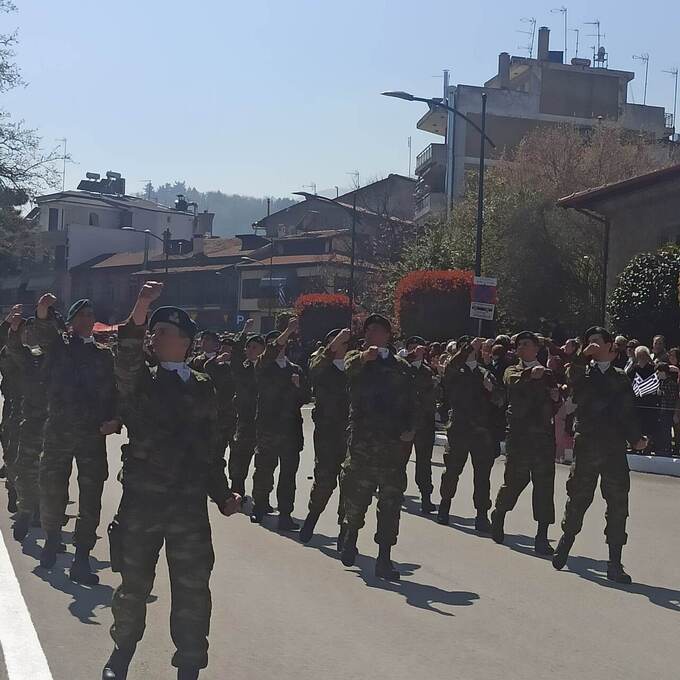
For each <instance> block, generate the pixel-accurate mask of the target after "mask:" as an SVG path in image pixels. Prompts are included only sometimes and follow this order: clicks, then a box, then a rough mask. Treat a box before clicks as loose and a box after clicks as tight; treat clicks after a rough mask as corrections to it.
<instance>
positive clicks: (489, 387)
mask: <svg viewBox="0 0 680 680" xmlns="http://www.w3.org/2000/svg"><path fill="white" fill-rule="evenodd" d="M482 385H484V389H485V390H486V391H487V392H493V380H491V378H489V376H488V375H486V376H484V381H483V382H482Z"/></svg>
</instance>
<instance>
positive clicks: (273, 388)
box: [0, 282, 645, 680]
mask: <svg viewBox="0 0 680 680" xmlns="http://www.w3.org/2000/svg"><path fill="white" fill-rule="evenodd" d="M161 291H162V284H160V283H156V282H147V283H146V284H145V285H144V286H143V288H142V290H141V291H140V294H139V297H138V300H137V303H136V304H135V307H134V309H133V310H132V312H131V315H130V317H129V319H128V321H127V322H126V323H125V324H123V325H122V326H121V327H120V329H119V338H118V345H117V348H116V352H115V360H114V359H113V357H112V355H111V353H110V352H109V351H108V350H107V349H105V348H103V347H100V346H99V345H97V343H94V342H93V341H92V339H91V335H92V325H93V323H94V313H93V310H92V305H91V304H90V303H89V302H88V301H86V300H81V301H79V302H77V303H76V304H74V305H73V306H72V307H71V309H70V310H69V313H68V316H67V319H66V321H67V324H68V332H67V333H63V328H61V325H60V319H59V316H58V315H57V314H56V312H55V311H54V306H55V303H56V299H55V298H54V296H52V295H51V294H46V295H44V296H43V297H42V298H41V299H40V301H39V303H38V306H37V310H36V315H35V317H34V318H31V319H28V320H25V319H23V315H22V310H21V309H20V308H15V309H14V310H13V311H12V314H10V317H9V318H8V320H7V322H6V323H5V324H4V326H3V328H4V332H5V333H6V339H5V340H4V341H3V344H4V348H3V350H2V354H0V356H1V357H2V364H0V367H1V368H2V371H3V376H4V380H3V389H4V383H5V381H7V378H8V376H11V375H13V374H11V371H10V372H9V373H8V372H6V370H5V369H6V366H9V365H10V364H9V363H8V364H5V361H8V362H9V360H10V359H11V361H12V362H14V363H13V364H12V365H13V366H16V367H17V371H18V372H17V373H16V374H14V377H15V378H16V380H15V379H12V378H11V379H10V380H9V384H8V387H12V386H14V387H17V388H18V390H19V391H18V392H15V393H13V394H14V398H10V400H9V401H10V404H11V406H10V409H11V410H10V413H9V416H8V419H7V420H6V421H4V422H6V423H11V425H10V427H6V426H3V449H4V451H5V458H6V461H7V463H8V482H10V483H11V482H13V483H14V484H15V486H16V488H17V492H18V511H19V512H18V514H17V515H16V518H15V524H14V530H15V536H16V537H17V538H18V539H19V540H21V539H22V538H23V536H25V533H24V532H26V531H28V528H29V526H30V522H31V521H32V520H33V519H35V517H36V513H37V509H38V507H39V513H40V521H41V523H42V526H43V529H44V531H45V535H46V540H45V544H44V547H43V551H42V554H41V564H42V565H43V566H44V567H47V568H50V567H51V566H53V565H54V561H55V559H56V554H57V552H58V551H59V550H60V549H62V548H63V546H61V531H60V530H61V524H62V522H63V519H64V512H65V508H66V503H67V501H68V479H69V475H70V472H71V465H72V461H73V459H75V460H76V464H77V466H78V484H79V494H80V496H79V514H78V519H77V521H76V531H75V534H74V544H75V546H76V555H75V557H74V560H73V564H72V566H71V571H70V575H71V578H72V579H73V580H74V581H77V582H80V583H85V584H88V585H92V584H95V583H96V582H97V577H96V574H94V573H92V570H91V568H90V564H89V551H90V550H91V549H92V547H93V545H94V541H95V540H96V533H95V532H96V528H97V525H98V523H99V512H100V507H101V493H102V488H103V483H104V480H105V479H106V477H107V463H106V447H105V437H106V436H107V435H108V434H111V433H113V432H117V431H120V428H121V426H122V425H125V427H126V429H127V433H128V439H129V441H128V443H127V444H125V445H124V446H123V465H122V470H121V472H120V474H119V480H120V481H121V483H122V487H123V495H122V499H121V503H120V507H119V510H118V513H117V517H116V520H115V521H114V523H113V524H112V527H111V548H112V566H114V567H115V568H116V570H118V571H120V572H121V585H120V587H119V588H118V589H117V590H116V592H115V594H114V598H113V604H112V610H113V616H114V625H113V626H112V629H111V633H112V637H113V639H114V641H115V648H114V651H113V653H112V655H111V657H110V659H109V660H108V662H107V663H106V665H105V668H104V671H103V676H102V677H103V678H104V679H105V680H112V679H114V678H115V679H120V678H125V677H126V676H127V668H128V665H129V663H130V660H131V659H132V657H133V655H134V652H135V648H136V644H137V643H138V641H139V640H140V639H141V637H142V635H143V632H144V627H145V612H146V602H147V598H148V596H149V594H150V592H151V589H152V586H153V581H154V575H155V566H156V562H157V560H158V555H159V551H160V549H161V547H162V546H163V544H165V549H166V556H167V560H168V564H169V571H170V580H171V587H172V604H171V606H172V610H171V633H172V638H173V641H174V643H175V646H176V648H177V652H176V654H175V656H174V657H173V665H174V666H176V667H177V668H178V678H184V679H186V678H195V677H197V676H198V673H199V670H200V669H201V668H204V667H205V666H206V665H207V649H208V639H207V638H208V629H209V621H210V591H209V587H208V584H209V578H210V573H211V570H212V566H213V561H214V554H213V549H212V543H211V538H210V524H209V521H208V513H207V502H206V501H207V499H208V498H210V499H211V500H212V501H213V502H214V503H215V504H216V505H217V507H218V509H219V510H220V511H221V512H222V513H223V514H224V515H226V516H229V515H231V514H233V513H234V512H236V511H237V510H238V509H239V508H240V506H241V504H242V501H243V499H244V497H245V492H246V480H247V479H248V477H249V470H250V467H251V462H252V459H253V457H254V474H253V489H252V495H253V508H252V512H251V520H252V521H253V522H255V523H260V522H262V520H263V518H264V516H265V515H266V514H268V513H269V512H271V511H272V508H271V506H270V505H269V499H270V494H271V492H272V491H273V487H274V473H275V470H276V468H277V467H278V468H279V472H278V475H279V477H278V486H277V504H278V511H279V518H278V522H279V524H278V526H279V529H280V530H282V531H291V530H297V529H299V527H298V526H297V524H296V523H295V521H294V520H293V518H292V513H293V508H294V500H295V481H296V473H297V469H298V465H299V462H300V452H301V450H302V448H303V428H302V415H301V407H302V405H303V404H305V403H307V402H308V401H309V398H310V383H311V387H312V388H313V392H314V396H315V403H314V410H313V419H314V424H315V429H314V451H315V468H314V483H313V487H312V491H311V494H310V499H309V505H308V514H307V516H306V519H305V522H304V524H303V526H302V528H301V530H300V538H301V540H302V541H303V542H308V541H309V540H311V538H312V536H313V533H314V530H315V526H316V523H317V521H318V519H319V517H320V515H321V513H322V512H323V511H324V509H325V508H326V506H327V504H328V502H329V500H330V498H331V496H332V494H333V491H334V489H335V488H336V486H337V485H338V483H339V485H340V502H339V506H338V520H339V525H340V531H339V536H338V550H339V553H340V557H341V560H342V563H343V564H345V565H347V566H351V565H353V564H354V563H355V560H356V556H357V553H358V549H357V539H358V534H359V531H360V530H361V528H362V527H363V526H364V521H365V516H366V512H367V510H368V508H369V506H370V505H371V502H372V498H373V496H374V495H377V498H378V502H377V530H376V534H375V541H376V543H377V544H378V558H377V560H376V565H375V571H376V576H378V577H379V578H384V579H388V580H397V579H398V578H399V572H398V570H397V569H395V567H394V564H393V563H392V561H391V549H392V547H393V546H394V545H395V544H396V542H397V536H398V531H399V517H400V511H401V506H402V502H403V496H404V492H405V490H406V486H407V472H406V471H407V462H408V460H409V457H410V455H411V451H412V449H413V447H414V446H415V449H416V483H417V485H418V487H419V489H420V491H421V495H422V509H423V511H424V512H425V513H430V512H434V511H435V510H437V508H436V507H435V506H434V504H433V503H432V499H431V494H432V491H433V485H432V472H431V458H432V449H433V444H434V423H435V417H434V415H435V407H436V396H435V385H436V377H435V372H434V371H433V369H432V368H430V367H429V366H428V365H427V363H426V362H425V361H424V355H425V347H424V345H425V342H424V340H423V339H422V338H417V337H414V338H410V339H409V340H408V341H407V343H406V355H405V356H404V357H401V356H398V355H396V353H395V352H394V349H393V347H392V344H391V341H392V337H391V335H392V329H391V326H390V323H389V321H388V320H387V319H386V318H384V317H382V316H380V315H377V314H373V315H371V316H369V317H368V318H367V319H366V321H365V323H364V338H363V344H362V346H361V348H357V349H354V348H352V349H351V348H350V344H351V343H352V338H351V337H350V331H349V330H347V329H344V330H340V329H339V330H337V331H333V332H331V333H329V334H328V336H327V337H326V339H325V342H324V344H323V346H322V347H320V348H319V349H318V350H317V352H315V353H314V355H313V356H312V357H311V360H310V366H309V372H308V377H307V375H306V374H305V372H304V371H303V370H302V369H301V368H300V367H299V366H297V365H295V364H293V363H292V362H291V361H290V360H289V359H288V358H287V357H286V348H287V345H288V341H289V339H290V338H291V337H293V336H294V335H295V333H296V332H297V321H296V320H295V319H292V320H291V321H290V323H289V324H288V327H287V328H286V329H285V330H284V331H282V332H280V333H279V332H273V333H271V334H268V335H267V336H265V337H261V336H258V335H251V334H250V333H249V331H250V324H247V326H246V328H244V330H243V332H242V333H240V334H239V335H237V336H236V337H235V338H232V339H227V340H226V341H225V342H224V343H223V344H222V346H221V347H220V346H219V345H218V340H217V338H215V337H214V336H211V335H206V336H205V337H204V338H203V341H202V351H201V352H200V353H199V354H198V355H197V356H194V357H193V358H189V352H190V348H191V346H192V342H193V340H194V337H195V336H196V333H197V329H196V326H195V324H194V322H193V321H192V320H191V319H190V318H189V316H188V315H187V314H186V313H185V312H184V311H183V310H181V309H179V308H175V307H161V308H158V309H156V310H155V311H154V312H153V314H150V308H151V306H152V305H153V303H154V302H155V301H156V300H157V299H158V297H159V296H160V294H161ZM147 337H150V339H151V344H150V346H147V343H146V338H147ZM583 340H584V345H583V346H584V350H583V352H582V353H581V354H580V356H579V357H577V358H576V359H574V360H573V362H572V364H571V365H570V366H569V368H568V381H569V384H570V386H571V389H572V392H573V399H574V401H575V403H576V405H577V427H576V430H577V436H576V444H575V450H574V455H575V463H574V466H573V467H572V471H571V474H570V478H569V482H568V484H567V493H568V497H569V500H568V503H567V507H566V510H565V515H564V519H563V522H562V529H563V536H562V538H561V539H560V542H559V544H558V546H557V550H556V551H554V554H553V555H552V559H553V565H554V566H555V567H556V568H558V569H559V568H562V567H563V566H564V564H566V561H567V557H568V554H569V550H570V548H571V545H572V544H573V542H574V539H575V536H576V534H577V533H578V532H579V531H580V528H581V524H582V520H583V516H584V514H585V511H586V510H587V508H588V506H589V505H590V503H591V502H592V498H593V493H594V489H595V486H596V483H597V480H598V477H601V478H602V491H603V495H604V496H605V500H606V502H607V528H606V535H607V542H608V544H609V549H610V560H609V565H608V573H607V575H608V577H609V578H610V579H612V580H614V581H617V582H624V583H625V582H630V577H629V576H628V575H627V574H626V573H625V571H624V569H623V566H622V565H621V549H622V546H623V545H624V543H625V542H626V533H625V524H626V518H627V515H628V489H629V475H628V467H627V462H626V440H627V441H628V442H629V443H630V445H631V446H633V447H634V448H644V445H645V441H644V438H643V437H641V435H640V432H639V428H638V426H637V424H636V418H635V414H634V412H633V401H632V392H631V390H630V385H629V382H628V380H627V379H626V378H625V375H624V374H623V373H621V372H620V371H618V370H617V369H615V368H614V367H613V366H611V361H612V356H613V349H612V339H611V336H610V335H609V334H608V333H607V331H606V330H604V329H602V328H598V327H594V328H591V329H589V330H588V331H587V332H586V333H585V334H584V338H583ZM516 342H517V355H518V357H519V362H518V363H517V364H516V365H513V366H510V367H508V368H507V370H506V371H505V375H504V378H503V380H498V379H497V378H496V377H495V376H494V374H493V373H492V372H490V371H488V370H487V369H485V368H484V367H482V366H481V365H480V364H479V363H478V356H479V349H480V347H479V345H480V341H479V340H473V339H472V338H469V337H463V338H460V339H459V340H458V343H457V351H456V353H455V354H454V355H453V356H452V357H451V359H450V360H449V361H448V362H447V363H446V365H445V368H444V373H443V382H444V388H445V391H446V394H447V397H448V400H449V404H450V406H451V419H450V423H449V427H448V440H449V445H448V447H447V453H446V454H445V459H444V462H445V468H446V469H445V472H444V474H443V476H442V480H441V487H440V495H441V502H440V505H439V508H438V511H437V520H438V521H439V522H440V523H441V524H448V522H449V512H450V507H451V502H452V500H453V498H454V496H455V493H456V490H457V486H458V480H459V477H460V474H461V472H462V470H463V469H464V466H465V463H466V461H467V459H468V457H469V458H471V459H472V465H473V470H474V504H475V508H476V510H477V518H476V521H475V526H476V528H477V530H478V531H480V532H482V533H488V532H490V533H491V535H492V537H493V539H494V540H495V541H496V542H498V543H502V542H503V539H504V535H503V523H504V518H505V515H506V513H507V512H509V511H511V510H512V508H513V507H514V505H515V503H516V501H517V498H518V496H519V495H520V493H521V492H522V490H523V489H524V488H525V487H526V486H527V485H528V483H529V482H530V481H531V482H532V483H533V501H534V503H533V506H534V518H535V520H536V522H537V532H536V543H535V547H536V552H537V553H539V554H552V553H553V549H552V547H551V545H550V543H549V541H548V535H547V532H548V527H549V525H550V524H551V523H553V522H554V519H555V511H554V501H553V487H554V428H553V421H552V419H553V414H554V413H555V411H556V409H557V408H558V406H559V403H560V401H561V399H562V395H561V392H560V390H559V389H558V385H557V383H556V381H555V377H554V376H553V375H552V374H551V372H550V371H549V370H547V369H545V368H544V367H543V366H542V365H540V364H539V363H538V361H537V355H538V350H539V343H538V338H537V337H536V336H535V335H534V334H533V333H528V332H525V333H521V334H520V335H519V336H517V339H516ZM19 356H21V357H23V359H21V360H20V361H18V357H19ZM20 366H21V368H19V367H20ZM17 376H21V377H17ZM308 379H309V382H308ZM22 390H23V395H24V396H23V397H16V394H20V393H21V392H22ZM27 394H30V395H32V396H29V398H28V399H27V398H26V395H27ZM40 396H42V398H43V402H42V406H41V408H42V411H41V415H38V412H37V411H34V410H33V397H36V398H37V397H40ZM10 397H12V394H10ZM6 404H7V400H6ZM15 404H20V406H18V407H17V408H18V409H19V411H18V414H19V417H18V420H17V412H15ZM506 404H507V409H508V426H509V432H508V439H507V448H506V451H507V459H506V468H505V479H504V483H503V485H502V487H501V489H500V490H499V493H498V496H497V498H496V503H495V508H494V510H493V512H492V513H491V518H490V519H489V516H488V513H489V510H491V508H492V502H491V496H490V481H489V480H490V473H491V468H492V466H493V461H494V458H495V457H496V455H497V447H496V441H495V431H496V428H497V410H498V408H501V407H504V406H505V405H506ZM17 422H18V430H19V432H18V435H17V434H14V433H13V426H14V424H15V423H17ZM27 422H28V423H29V424H28V425H26V423H27ZM31 422H32V425H31V424H30V423H31ZM43 424H44V429H43V427H42V426H43ZM7 430H8V431H9V435H8V436H7V437H6V435H5V432H6V431H7ZM29 433H33V434H34V444H33V445H31V444H30V443H25V442H30V434H29ZM14 441H17V442H18V443H17V446H16V452H15V453H13V452H14V448H13V444H12V442H14ZM6 442H8V443H7V445H6ZM227 447H229V462H228V470H229V479H230V480H231V483H229V481H228V480H227V475H226V474H225V461H224V454H225V449H226V448H227ZM8 452H10V453H9V455H8ZM26 470H30V472H29V473H28V474H26V472H25V471H26ZM28 487H30V489H29V490H26V489H27V488H28ZM22 534H23V536H22ZM114 548H115V549H114Z"/></svg>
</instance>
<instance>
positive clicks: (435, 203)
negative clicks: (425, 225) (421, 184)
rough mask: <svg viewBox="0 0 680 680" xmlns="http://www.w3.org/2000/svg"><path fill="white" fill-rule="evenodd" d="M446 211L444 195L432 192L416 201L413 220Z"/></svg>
mask: <svg viewBox="0 0 680 680" xmlns="http://www.w3.org/2000/svg"><path fill="white" fill-rule="evenodd" d="M445 210H446V194H443V193H439V192H436V193H435V192H433V193H429V194H425V196H423V197H422V198H420V199H418V200H417V201H416V213H415V218H416V219H420V218H422V217H425V216H426V215H429V214H430V213H441V212H444V211H445Z"/></svg>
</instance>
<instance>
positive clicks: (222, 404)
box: [196, 339, 245, 493]
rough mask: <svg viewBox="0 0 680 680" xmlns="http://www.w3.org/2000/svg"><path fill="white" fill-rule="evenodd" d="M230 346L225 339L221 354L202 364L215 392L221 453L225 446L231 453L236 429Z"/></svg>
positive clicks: (228, 341)
mask: <svg viewBox="0 0 680 680" xmlns="http://www.w3.org/2000/svg"><path fill="white" fill-rule="evenodd" d="M231 346H232V340H231V339H225V340H224V341H223V342H222V344H221V346H220V351H221V354H219V355H217V356H215V357H212V358H210V359H208V360H207V361H206V362H205V364H204V365H203V372H205V373H207V374H208V375H209V376H210V378H211V379H212V381H213V384H214V386H215V390H216V392H217V413H218V418H217V423H218V430H219V433H220V450H221V451H222V453H223V455H224V452H225V451H226V449H227V447H229V451H230V454H231V451H232V445H233V439H234V433H235V431H236V408H235V407H234V376H233V373H232V371H231ZM196 370H198V369H196ZM239 493H240V492H239ZM244 493H245V490H244Z"/></svg>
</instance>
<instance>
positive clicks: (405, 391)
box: [345, 350, 416, 443]
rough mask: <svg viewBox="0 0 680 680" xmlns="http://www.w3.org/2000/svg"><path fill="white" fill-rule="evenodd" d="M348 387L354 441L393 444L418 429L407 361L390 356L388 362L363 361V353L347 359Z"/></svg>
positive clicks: (410, 374) (351, 352) (413, 384)
mask: <svg viewBox="0 0 680 680" xmlns="http://www.w3.org/2000/svg"><path fill="white" fill-rule="evenodd" d="M345 373H346V374H347V384H348V386H349V399H350V412H349V427H350V436H351V438H352V441H353V442H354V443H356V442H357V441H360V440H362V439H367V440H372V441H378V442H386V443H393V442H396V441H399V438H400V436H401V435H402V433H404V432H409V431H412V430H414V429H415V417H416V403H415V399H416V391H415V379H414V371H413V368H412V367H411V365H410V364H409V363H408V361H405V360H404V359H402V358H400V357H398V356H395V355H394V354H390V355H389V356H388V357H387V358H386V359H380V358H378V359H376V360H375V361H366V362H363V361H362V360H361V352H360V351H359V350H352V351H350V352H348V353H347V355H346V356H345Z"/></svg>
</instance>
